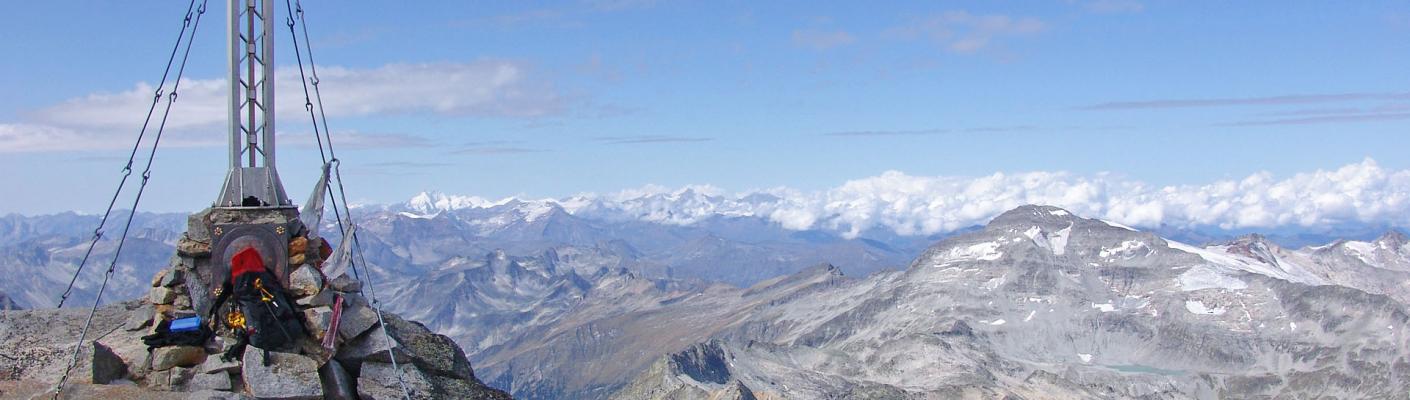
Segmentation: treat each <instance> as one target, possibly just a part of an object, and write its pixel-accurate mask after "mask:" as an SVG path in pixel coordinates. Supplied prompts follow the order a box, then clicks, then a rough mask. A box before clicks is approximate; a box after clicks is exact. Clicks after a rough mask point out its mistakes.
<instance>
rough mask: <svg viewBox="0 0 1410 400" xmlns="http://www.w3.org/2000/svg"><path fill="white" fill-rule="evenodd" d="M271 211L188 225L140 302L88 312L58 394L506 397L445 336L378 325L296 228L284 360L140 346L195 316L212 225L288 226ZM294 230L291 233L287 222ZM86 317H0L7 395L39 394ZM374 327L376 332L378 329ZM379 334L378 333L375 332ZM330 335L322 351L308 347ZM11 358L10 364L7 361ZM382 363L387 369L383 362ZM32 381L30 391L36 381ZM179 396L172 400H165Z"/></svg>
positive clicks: (321, 247)
mask: <svg viewBox="0 0 1410 400" xmlns="http://www.w3.org/2000/svg"><path fill="white" fill-rule="evenodd" d="M280 214H281V212H276V211H271V212H268V213H265V214H264V215H258V216H254V217H250V216H248V215H246V214H232V213H222V212H221V211H219V210H215V211H211V210H208V211H207V212H203V213H198V214H195V215H193V216H192V217H191V218H190V221H189V224H188V228H187V232H186V234H184V235H183V236H182V237H181V238H180V239H179V240H178V242H177V245H176V248H177V255H176V256H173V257H172V259H171V262H170V265H169V266H168V267H167V268H166V269H162V270H160V271H159V272H158V273H156V274H155V275H154V276H153V277H152V279H151V284H150V288H149V290H148V292H147V295H146V296H144V298H143V299H140V300H133V301H127V302H123V303H118V304H113V305H108V306H105V307H101V308H99V309H98V310H97V312H96V314H95V316H94V321H93V325H92V327H91V329H90V330H89V335H88V338H87V340H86V343H85V344H84V345H83V346H81V348H80V349H81V351H80V352H79V358H78V361H77V362H76V363H75V365H74V368H73V371H72V373H71V374H70V376H69V379H68V381H67V382H69V383H71V384H72V385H66V386H65V393H68V394H70V395H72V394H75V393H109V392H115V391H122V392H125V393H141V394H140V395H137V397H144V398H146V397H150V398H163V397H171V396H168V394H176V393H182V394H183V396H187V398H200V399H207V398H270V399H324V398H328V399H353V398H363V399H391V398H402V396H403V393H402V389H401V385H402V383H403V382H405V385H406V386H407V387H408V389H409V391H410V393H411V395H412V398H414V399H440V398H465V399H507V398H509V396H508V395H506V394H504V393H503V392H500V391H498V390H494V389H491V388H489V387H486V386H485V385H484V384H482V383H481V382H480V381H479V380H478V379H476V378H475V375H474V371H473V369H472V368H471V366H470V362H469V360H468V359H467V358H466V356H465V353H464V352H463V351H462V350H461V349H460V347H459V346H458V345H456V344H455V342H454V341H452V340H451V339H450V338H448V337H446V336H443V335H438V334H435V333H433V332H431V331H430V330H429V329H427V328H426V327H425V326H424V325H421V324H419V323H416V322H413V321H406V320H404V319H402V318H400V317H398V316H396V315H394V314H391V313H385V314H383V315H382V316H381V318H379V316H378V313H377V312H376V311H375V310H374V309H373V308H372V305H371V304H370V303H369V302H368V300H367V299H366V298H364V297H363V296H362V290H363V289H364V285H363V283H362V282H360V281H359V280H357V279H355V278H352V277H350V276H348V275H345V274H337V275H335V276H333V277H332V278H331V279H329V278H328V277H325V275H324V271H323V267H324V261H325V260H326V259H327V258H328V256H329V255H330V254H331V251H329V250H330V249H329V248H327V247H328V246H326V242H321V241H311V240H308V239H309V237H310V236H309V235H306V232H304V231H301V230H299V231H296V232H294V233H295V234H294V235H292V236H293V240H291V242H290V243H289V249H288V252H287V254H289V258H290V259H289V260H288V261H289V265H291V266H292V267H291V268H293V272H292V273H290V275H289V279H288V280H289V282H288V283H287V284H286V286H287V291H288V294H289V296H290V298H291V299H294V301H295V302H296V303H297V305H296V309H298V310H299V311H301V312H302V317H303V318H302V321H301V322H303V324H304V325H305V328H306V331H307V333H308V335H307V336H305V337H303V338H302V339H301V340H300V341H299V342H298V343H297V344H296V346H294V349H295V350H293V351H291V352H268V353H267V354H268V356H267V357H268V359H266V352H264V351H261V350H260V349H257V348H254V347H249V348H247V351H245V352H244V357H243V358H242V359H234V360H228V361H227V360H224V359H223V358H222V357H221V354H223V353H225V351H226V350H227V349H228V348H229V346H231V345H232V344H233V343H234V338H233V337H232V336H230V333H229V332H227V331H225V330H223V329H222V330H221V331H217V335H216V336H215V337H213V338H212V339H211V340H209V341H208V342H207V343H206V344H205V345H204V346H167V347H158V348H151V349H149V348H148V347H147V346H146V345H145V344H144V343H143V342H142V336H144V335H148V334H151V333H154V332H155V327H156V325H157V324H158V323H160V322H161V321H163V320H171V319H175V318H180V317H185V316H192V315H206V312H205V311H206V310H209V309H210V307H211V306H210V305H209V304H204V303H206V302H208V301H209V300H208V299H209V297H208V296H205V295H204V294H206V293H209V291H210V289H208V288H207V286H208V285H207V284H205V283H204V282H208V281H210V280H209V279H202V277H201V274H200V272H199V271H202V270H205V269H206V268H205V266H208V265H209V263H210V262H211V254H210V248H211V235H210V233H211V232H210V230H209V229H210V227H211V226H213V225H214V224H213V223H212V221H220V220H222V219H223V220H225V222H232V221H236V220H238V219H241V218H252V219H251V220H246V221H242V222H254V223H259V222H269V221H293V219H291V218H289V216H287V215H280ZM294 226H296V227H297V226H298V225H297V224H295V225H294ZM335 302H341V305H342V310H343V311H342V318H341V324H340V325H339V329H338V330H336V331H332V330H329V329H328V327H329V326H330V324H329V322H330V316H331V314H332V308H331V307H332V306H333V305H334V303H335ZM86 311H87V310H79V309H45V310H26V311H5V312H3V314H0V350H3V351H0V353H3V354H6V355H7V357H3V358H0V369H3V370H5V371H6V372H7V375H6V376H4V378H5V379H3V380H6V381H11V383H8V384H6V385H0V387H9V388H10V390H11V391H10V392H6V395H10V394H16V391H20V392H22V391H25V390H30V391H36V393H39V392H43V391H44V390H51V389H52V385H53V384H54V383H55V382H56V381H57V380H58V377H59V376H60V375H62V374H63V372H64V370H65V367H66V366H67V365H68V362H69V360H70V358H69V356H70V354H71V351H72V347H71V346H72V343H74V342H75V341H76V340H77V339H78V336H79V331H80V330H81V328H82V325H83V322H84V317H86V315H87V312H86ZM382 324H385V325H386V326H385V327H383V326H382ZM384 331H385V334H384V333H383V332H384ZM325 338H331V339H332V340H331V341H332V342H333V343H334V344H335V346H334V347H333V348H332V349H330V348H326V347H324V346H322V345H321V344H320V343H321V342H323V341H324V339H325ZM10 355H14V356H10ZM393 357H395V360H396V361H397V362H398V363H399V366H398V367H397V368H394V367H393V365H392V361H393ZM36 382H37V383H39V384H36ZM173 398H180V397H173Z"/></svg>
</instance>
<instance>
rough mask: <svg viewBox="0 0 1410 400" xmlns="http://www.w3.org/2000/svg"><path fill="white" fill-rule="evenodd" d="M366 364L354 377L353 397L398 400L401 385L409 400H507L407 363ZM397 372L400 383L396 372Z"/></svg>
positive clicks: (479, 386) (470, 383)
mask: <svg viewBox="0 0 1410 400" xmlns="http://www.w3.org/2000/svg"><path fill="white" fill-rule="evenodd" d="M397 367H398V368H396V369H394V368H392V364H388V363H380V362H369V363H364V364H363V365H362V373H361V374H360V375H358V377H357V394H358V395H360V396H362V398H364V399H401V398H405V397H404V395H403V393H402V387H401V383H402V382H405V383H406V389H407V391H408V392H410V393H409V394H410V395H411V398H412V399H416V400H420V399H493V400H500V399H503V400H509V399H510V397H509V395H507V394H505V393H504V392H501V391H498V390H494V389H491V388H489V387H486V386H484V384H481V383H480V382H478V381H474V380H465V379H454V378H447V377H441V376H435V375H431V374H427V373H425V372H423V371H422V370H421V369H419V368H417V367H415V366H413V365H407V364H398V365H397ZM398 370H400V371H401V381H398V380H397V371H398Z"/></svg>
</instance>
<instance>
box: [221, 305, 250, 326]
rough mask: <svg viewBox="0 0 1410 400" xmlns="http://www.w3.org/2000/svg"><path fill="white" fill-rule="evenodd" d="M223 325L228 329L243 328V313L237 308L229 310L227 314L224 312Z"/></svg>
mask: <svg viewBox="0 0 1410 400" xmlns="http://www.w3.org/2000/svg"><path fill="white" fill-rule="evenodd" d="M225 325H227V326H229V327H230V329H245V313H242V312H240V309H238V308H236V309H234V310H230V313H229V314H225Z"/></svg>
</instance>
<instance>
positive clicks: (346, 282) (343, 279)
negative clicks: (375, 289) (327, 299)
mask: <svg viewBox="0 0 1410 400" xmlns="http://www.w3.org/2000/svg"><path fill="white" fill-rule="evenodd" d="M328 286H329V287H332V288H333V290H337V291H339V292H344V293H358V292H362V281H359V280H357V279H355V278H353V277H351V276H348V275H347V274H343V275H338V277H337V278H333V280H332V281H329V282H328Z"/></svg>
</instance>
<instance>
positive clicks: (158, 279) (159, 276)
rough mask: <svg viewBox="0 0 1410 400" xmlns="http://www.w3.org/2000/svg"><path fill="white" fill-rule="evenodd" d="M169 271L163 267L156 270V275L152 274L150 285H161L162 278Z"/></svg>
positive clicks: (164, 277)
mask: <svg viewBox="0 0 1410 400" xmlns="http://www.w3.org/2000/svg"><path fill="white" fill-rule="evenodd" d="M169 272H171V270H170V269H164V270H161V271H157V273H156V275H152V287H161V286H162V280H163V279H166V274H167V273H169Z"/></svg>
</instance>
